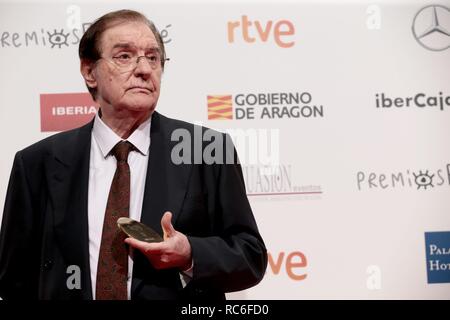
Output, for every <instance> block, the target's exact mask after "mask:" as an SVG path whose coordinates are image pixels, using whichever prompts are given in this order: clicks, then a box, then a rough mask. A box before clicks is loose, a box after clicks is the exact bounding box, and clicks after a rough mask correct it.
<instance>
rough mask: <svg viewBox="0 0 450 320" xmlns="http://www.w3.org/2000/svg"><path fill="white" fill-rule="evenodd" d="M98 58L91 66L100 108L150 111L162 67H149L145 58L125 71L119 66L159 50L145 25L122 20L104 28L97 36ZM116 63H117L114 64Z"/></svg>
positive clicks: (159, 81)
mask: <svg viewBox="0 0 450 320" xmlns="http://www.w3.org/2000/svg"><path fill="white" fill-rule="evenodd" d="M99 48H100V53H101V57H102V58H104V59H100V60H98V61H97V62H96V64H95V67H94V69H93V76H94V77H95V83H96V86H97V101H98V102H99V103H100V106H101V107H102V108H111V107H112V109H114V111H115V112H120V111H123V110H124V109H126V110H129V111H150V112H153V110H154V109H155V107H156V103H157V101H158V98H159V92H160V84H161V74H162V68H161V65H160V64H158V65H157V66H156V67H154V68H152V67H151V65H150V63H149V62H148V61H147V60H146V59H145V58H140V59H139V61H138V63H137V65H136V67H135V68H134V69H131V70H129V68H125V69H126V71H124V68H123V66H122V67H121V66H120V62H121V61H125V60H126V59H129V58H130V57H133V58H132V59H135V58H136V57H138V56H147V57H152V55H153V54H154V52H155V50H159V46H158V42H157V41H156V39H155V36H154V35H153V32H152V31H151V30H150V28H149V27H148V25H146V24H145V23H143V22H125V23H121V24H119V25H117V26H114V27H112V28H110V29H107V30H106V31H105V32H104V33H103V35H102V36H101V39H100V46H99ZM118 63H119V65H118Z"/></svg>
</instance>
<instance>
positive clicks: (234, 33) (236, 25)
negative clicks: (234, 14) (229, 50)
mask: <svg viewBox="0 0 450 320" xmlns="http://www.w3.org/2000/svg"><path fill="white" fill-rule="evenodd" d="M239 31H241V32H239ZM241 34H242V39H243V40H244V41H245V42H247V43H255V42H257V41H262V42H267V41H268V40H269V38H273V40H274V41H275V43H276V44H277V45H278V46H279V47H281V48H290V47H292V46H293V45H294V44H295V41H294V40H293V39H292V36H294V35H295V27H294V24H293V23H292V22H291V21H289V20H280V21H276V22H274V21H272V20H269V21H267V22H262V21H258V20H254V21H250V20H249V19H248V17H247V16H246V15H244V16H242V17H241V20H240V21H239V20H238V21H229V22H228V42H229V43H234V42H235V39H236V38H238V37H240V36H241Z"/></svg>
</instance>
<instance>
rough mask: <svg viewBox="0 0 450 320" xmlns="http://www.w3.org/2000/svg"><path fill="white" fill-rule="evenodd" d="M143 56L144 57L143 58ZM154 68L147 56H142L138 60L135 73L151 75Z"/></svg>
mask: <svg viewBox="0 0 450 320" xmlns="http://www.w3.org/2000/svg"><path fill="white" fill-rule="evenodd" d="M141 58H142V59H141ZM152 71H153V69H152V67H151V65H150V62H148V60H147V59H146V58H145V56H140V57H138V58H137V61H136V68H135V69H134V73H135V75H137V76H139V75H140V76H149V75H150V74H151V73H152Z"/></svg>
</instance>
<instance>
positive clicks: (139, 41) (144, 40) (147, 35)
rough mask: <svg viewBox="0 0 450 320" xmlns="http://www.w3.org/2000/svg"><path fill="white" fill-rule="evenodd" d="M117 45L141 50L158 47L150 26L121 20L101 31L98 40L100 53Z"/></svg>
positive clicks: (111, 49)
mask: <svg viewBox="0 0 450 320" xmlns="http://www.w3.org/2000/svg"><path fill="white" fill-rule="evenodd" d="M119 46H129V47H134V48H136V49H142V50H146V49H152V48H158V47H159V46H158V42H157V41H156V38H155V35H154V34H153V32H152V30H151V29H150V27H149V26H148V25H147V24H146V23H144V22H140V21H133V22H121V23H118V24H115V25H113V26H111V27H110V28H108V29H106V30H105V31H104V32H103V34H102V36H101V38H100V42H99V49H100V52H101V53H109V52H112V51H113V50H114V49H115V48H117V47H119Z"/></svg>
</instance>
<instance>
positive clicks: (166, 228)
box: [161, 211, 176, 240]
mask: <svg viewBox="0 0 450 320" xmlns="http://www.w3.org/2000/svg"><path fill="white" fill-rule="evenodd" d="M171 220H172V213H171V212H170V211H166V212H165V213H164V215H163V217H162V219H161V227H162V229H163V232H164V240H166V238H170V237H172V236H174V235H175V232H176V231H175V229H174V228H173V226H172V222H171Z"/></svg>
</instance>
